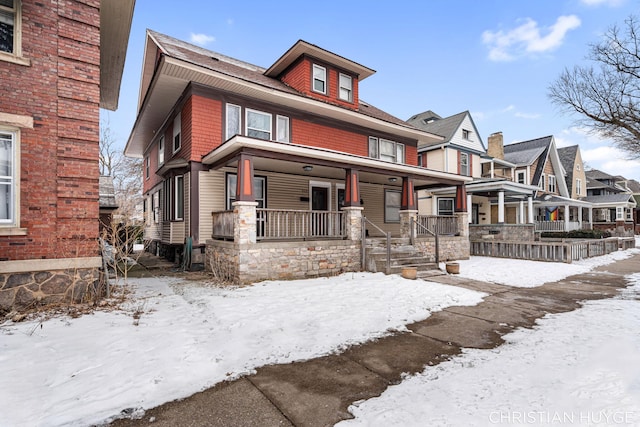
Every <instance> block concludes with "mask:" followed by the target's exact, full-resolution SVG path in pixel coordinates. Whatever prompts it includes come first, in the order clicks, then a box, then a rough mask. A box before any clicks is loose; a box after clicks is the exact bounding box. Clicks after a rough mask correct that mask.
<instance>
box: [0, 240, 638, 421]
mask: <svg viewBox="0 0 640 427" xmlns="http://www.w3.org/2000/svg"><path fill="white" fill-rule="evenodd" d="M638 252H640V250H638V249H632V250H629V251H625V252H624V253H623V252H619V253H616V254H611V255H607V256H605V257H600V258H597V259H593V260H589V261H585V262H580V263H574V264H571V265H567V264H552V263H539V262H530V261H516V260H508V259H495V258H472V259H471V260H468V261H463V262H461V274H462V275H467V274H469V275H472V277H473V278H474V279H476V280H487V281H494V282H498V283H505V282H506V284H510V285H514V286H537V285H540V284H541V283H538V282H532V281H526V282H523V281H522V278H523V277H527V278H531V277H536V276H538V277H544V281H549V280H558V279H561V278H563V277H566V276H568V275H571V274H576V273H581V272H585V271H588V270H590V269H591V268H593V267H594V266H595V265H601V264H606V263H610V262H612V261H613V260H615V259H619V258H620V257H627V256H630V255H631V254H633V253H638ZM639 270H640V266H639ZM496 272H499V273H500V274H496ZM631 280H635V281H636V283H640V276H638V275H636V276H634V277H632V278H631ZM129 286H130V287H131V288H132V290H133V291H134V295H133V297H132V298H130V299H129V300H128V301H127V302H126V303H125V304H124V305H123V307H122V309H120V310H115V311H97V312H95V313H93V314H91V315H85V316H82V317H80V318H75V319H73V318H69V317H57V318H52V319H48V320H33V321H26V322H20V323H16V324H14V323H12V322H7V323H5V324H3V325H0V366H2V371H1V375H0V426H57V425H88V424H92V423H98V422H101V421H103V420H106V419H109V418H110V417H113V416H116V415H118V414H119V413H120V411H121V410H123V409H125V408H150V407H153V406H157V405H158V404H161V403H163V402H166V401H170V400H174V399H177V398H181V397H185V396H188V395H191V394H193V393H194V392H197V391H199V390H201V389H203V388H206V387H209V386H211V385H213V384H215V383H217V382H220V381H223V380H225V379H229V378H235V377H238V376H240V375H243V374H245V373H248V372H252V370H254V369H255V368H257V367H259V366H262V365H265V364H272V363H288V362H291V361H294V360H303V359H308V358H312V357H316V356H320V355H325V354H328V353H331V352H333V351H336V350H339V349H340V348H343V347H345V346H348V345H350V344H354V343H359V342H364V341H367V340H370V339H373V338H376V337H379V336H382V335H384V334H387V333H389V331H395V330H404V328H405V325H406V324H408V323H411V322H414V321H417V320H421V319H425V318H427V317H428V316H429V315H430V314H431V313H432V312H435V311H438V310H441V309H443V308H446V307H448V306H451V305H473V304H477V303H479V302H480V301H481V299H482V297H483V296H484V294H482V293H479V292H473V291H470V290H465V289H461V288H456V287H451V286H444V285H440V284H436V283H431V282H424V281H419V280H418V281H409V280H404V279H402V278H401V277H399V276H384V275H382V274H364V273H348V274H344V275H341V276H339V277H334V278H325V279H316V280H306V281H287V282H264V283H259V284H256V285H254V286H251V287H245V288H234V289H229V288H218V287H215V286H213V285H207V284H202V283H199V284H198V283H185V282H179V281H178V280H177V279H170V278H155V279H154V278H151V279H133V280H130V282H129ZM634 292H638V293H640V284H638V285H637V286H636V287H634V288H633V291H629V292H627V294H626V295H627V299H622V298H619V299H615V300H604V301H597V302H591V303H588V304H587V306H586V307H585V308H583V309H581V310H578V311H575V312H572V313H567V314H564V315H555V316H548V317H547V318H545V319H543V320H541V321H540V326H539V327H537V328H536V329H534V330H518V331H516V332H514V333H512V334H510V335H509V336H508V340H509V344H507V345H504V346H502V347H500V348H498V349H495V350H488V351H475V350H470V351H466V352H465V354H464V355H462V356H460V357H458V358H456V359H454V360H452V361H450V362H446V363H444V364H441V365H438V366H436V367H434V368H429V369H427V370H426V371H425V373H424V375H421V376H415V377H413V378H411V379H408V380H406V381H405V382H403V383H402V384H401V385H399V386H396V387H392V388H390V389H389V390H388V391H387V393H385V394H383V396H382V397H381V398H379V399H372V400H370V401H367V402H365V403H363V404H361V405H358V406H357V407H354V409H353V411H354V413H356V414H357V415H358V417H359V418H358V419H357V420H356V421H354V422H356V423H360V424H364V425H411V424H412V423H414V424H416V423H417V425H424V422H422V421H423V420H424V419H425V418H424V417H425V416H426V413H427V412H428V413H429V417H431V419H432V420H433V422H432V423H429V424H430V425H437V424H438V423H439V422H440V421H442V424H444V425H488V424H490V422H492V421H494V420H495V419H496V417H503V418H504V417H506V416H511V415H513V416H517V415H518V412H517V411H520V412H521V413H524V412H525V411H535V410H537V409H538V408H544V410H545V411H551V410H553V409H554V408H558V410H559V411H577V410H580V411H586V410H587V409H589V410H594V411H595V410H599V408H604V409H606V410H608V411H610V412H611V413H612V414H613V413H614V414H615V415H618V413H619V412H620V411H623V412H624V411H627V410H630V411H638V412H636V415H638V414H640V408H638V406H637V405H638V404H637V403H635V402H640V396H639V394H640V373H639V372H638V368H637V365H638V364H637V355H638V354H640V341H639V339H638V335H639V334H638V333H637V331H638V330H639V326H640V308H639V307H638V306H639V305H640V301H637V300H634V299H633V298H632V297H633V296H635V295H636V294H635V293H634ZM634 358H635V362H634V360H631V359H634ZM631 362H634V363H635V365H636V366H634V365H633V363H631ZM405 387H406V388H405ZM607 393H610V394H611V395H609V394H607ZM604 395H606V396H604ZM590 396H592V397H593V399H597V400H598V402H599V403H598V405H595V406H591V401H590V400H588V399H589V397H590ZM384 399H390V400H387V402H391V403H388V404H385V403H378V402H385V400H384ZM474 399H475V400H474ZM492 399H493V400H492ZM509 399H512V400H509ZM513 399H515V400H513ZM585 399H586V400H585ZM487 402H489V403H487ZM491 402H493V404H490V403H491ZM549 402H552V403H553V405H555V406H552V405H547V403H549ZM370 405H371V406H370ZM376 405H379V406H376ZM387 405H390V406H387ZM385 407H386V409H384V408H385ZM390 411H392V412H390ZM612 411H615V412H612ZM434 414H440V415H434ZM452 414H453V415H456V416H459V418H450V417H451V416H452ZM478 414H481V415H478ZM482 414H483V415H482ZM505 414H506V415H505ZM524 415H527V414H524ZM491 417H493V418H491ZM439 420H440V421H439ZM500 420H501V421H503V419H502V418H501V419H500ZM444 421H446V422H444ZM637 422H638V423H640V418H638V419H637ZM447 423H448V424H447ZM516 424H517V423H516ZM529 424H531V423H529Z"/></svg>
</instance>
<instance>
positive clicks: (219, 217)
mask: <svg viewBox="0 0 640 427" xmlns="http://www.w3.org/2000/svg"><path fill="white" fill-rule="evenodd" d="M211 219H212V221H213V231H212V233H211V236H212V237H213V238H214V239H233V211H218V212H211Z"/></svg>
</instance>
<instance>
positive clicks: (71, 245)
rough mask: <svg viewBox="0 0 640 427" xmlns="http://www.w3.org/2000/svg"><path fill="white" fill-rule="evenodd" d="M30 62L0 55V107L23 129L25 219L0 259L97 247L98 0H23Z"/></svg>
mask: <svg viewBox="0 0 640 427" xmlns="http://www.w3.org/2000/svg"><path fill="white" fill-rule="evenodd" d="M22 16H23V20H22V24H23V26H22V51H23V56H24V57H25V58H27V59H29V60H30V62H31V64H30V65H29V66H24V65H18V64H13V63H8V62H4V61H0V73H1V74H2V78H1V79H0V92H1V93H2V97H0V112H3V113H9V114H19V115H25V116H30V117H33V120H34V128H33V129H27V128H23V129H21V130H20V139H21V147H20V148H21V150H20V156H21V168H20V226H21V228H26V229H27V235H26V236H0V259H4V260H23V259H32V258H65V257H71V256H74V257H75V256H80V257H84V256H95V255H97V254H98V247H97V243H96V239H97V237H98V224H99V220H98V218H99V214H98V176H99V171H98V143H99V98H100V87H99V82H100V72H99V65H100V64H99V62H100V48H99V42H100V30H99V24H100V12H99V1H97V0H94V1H90V0H86V1H74V0H65V1H59V2H54V3H50V2H39V1H36V0H23V1H22Z"/></svg>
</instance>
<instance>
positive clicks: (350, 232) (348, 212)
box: [342, 206, 364, 245]
mask: <svg viewBox="0 0 640 427" xmlns="http://www.w3.org/2000/svg"><path fill="white" fill-rule="evenodd" d="M363 210H364V208H363V207H361V206H345V207H344V208H342V211H343V212H344V217H345V219H344V227H345V230H344V231H345V234H346V235H347V240H351V241H360V240H362V211H363ZM362 244H363V245H364V242H362Z"/></svg>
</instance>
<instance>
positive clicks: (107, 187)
mask: <svg viewBox="0 0 640 427" xmlns="http://www.w3.org/2000/svg"><path fill="white" fill-rule="evenodd" d="M98 193H99V199H100V208H101V209H117V208H118V204H117V203H116V190H115V187H114V186H113V177H112V176H100V181H99V184H98Z"/></svg>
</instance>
